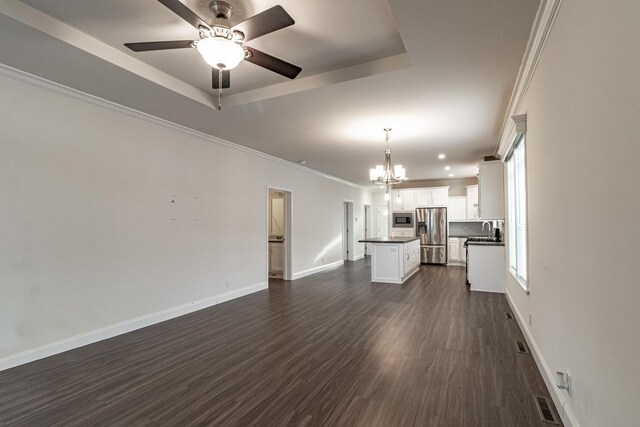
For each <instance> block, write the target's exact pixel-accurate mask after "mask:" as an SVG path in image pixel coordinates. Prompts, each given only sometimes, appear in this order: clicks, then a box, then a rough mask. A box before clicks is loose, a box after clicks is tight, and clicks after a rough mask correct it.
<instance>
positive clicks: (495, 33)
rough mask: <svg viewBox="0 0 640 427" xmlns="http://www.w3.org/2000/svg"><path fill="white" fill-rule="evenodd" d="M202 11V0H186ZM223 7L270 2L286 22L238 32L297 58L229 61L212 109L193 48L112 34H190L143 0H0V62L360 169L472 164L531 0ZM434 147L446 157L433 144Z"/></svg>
mask: <svg viewBox="0 0 640 427" xmlns="http://www.w3.org/2000/svg"><path fill="white" fill-rule="evenodd" d="M185 3H186V4H187V5H188V6H189V7H191V8H192V9H193V10H194V11H196V12H197V13H198V14H199V15H200V16H202V17H207V16H208V15H207V4H208V0H187V1H186V2H185ZM231 3H232V4H233V5H234V6H235V7H236V13H235V15H234V16H233V17H232V21H234V20H235V21H236V22H238V21H240V20H242V19H244V18H246V17H247V16H251V15H253V14H255V13H258V12H260V11H262V10H265V9H268V8H269V7H271V6H274V5H275V4H281V5H282V6H283V7H284V8H285V9H286V10H287V11H288V12H289V14H290V15H291V16H292V17H293V18H294V19H295V20H296V24H295V25H293V26H292V27H288V28H285V29H282V30H280V31H277V32H275V33H272V34H269V35H266V36H264V37H262V38H259V39H256V40H252V41H250V42H248V43H247V44H248V45H250V46H253V47H256V48H258V49H260V50H263V51H265V52H267V53H270V54H272V55H274V56H277V57H280V58H282V59H284V60H286V61H288V62H292V63H294V64H296V65H299V66H300V67H302V69H303V71H302V73H301V74H300V76H298V78H297V79H296V80H293V81H289V80H288V79H286V78H283V77H281V76H279V75H277V74H274V73H271V72H270V71H267V70H265V69H262V68H260V67H257V66H255V65H253V64H250V63H247V62H243V63H241V64H240V65H239V66H238V68H236V69H234V70H233V71H232V81H231V84H232V89H231V90H230V91H228V92H227V93H225V95H226V97H225V98H224V99H223V111H222V112H218V111H216V110H215V108H214V106H215V99H214V96H213V95H214V91H213V90H212V89H210V88H211V73H210V69H209V68H208V67H207V66H206V64H205V63H204V61H202V59H201V58H200V57H199V55H198V53H197V52H196V51H194V50H191V49H184V50H172V51H162V52H143V53H134V52H131V51H129V50H128V49H127V48H125V47H124V46H123V43H125V42H139V41H157V40H180V39H194V40H195V39H197V38H198V37H197V32H196V30H195V29H193V28H192V27H191V26H190V25H189V24H187V23H186V22H184V21H182V20H181V19H180V18H178V17H177V16H176V15H174V14H173V13H172V12H171V11H170V10H169V9H167V8H166V7H165V6H163V5H162V4H160V3H159V2H157V1H156V0H137V1H130V0H110V1H104V0H56V1H51V0H23V1H22V2H20V1H18V0H5V2H3V3H2V4H0V62H1V63H4V64H7V65H10V66H12V67H16V68H20V69H23V70H25V71H27V72H30V73H33V74H36V75H40V76H43V77H45V78H47V79H50V80H53V81H57V82H60V83H62V84H65V85H68V86H71V87H75V88H77V89H79V90H82V91H84V92H88V93H91V94H94V95H96V96H100V97H102V98H106V99H109V100H111V101H114V102H117V103H120V104H123V105H126V106H129V107H132V108H135V109H138V110H141V111H144V112H147V113H149V114H152V115H155V116H158V117H162V118H165V119H167V120H170V121H173V122H176V123H179V124H182V125H185V126H188V127H191V128H194V129H196V130H199V131H203V132H206V133H209V134H211V135H215V136H217V137H220V138H223V139H226V140H228V141H231V142H234V143H237V144H241V145H244V146H247V147H250V148H254V149H257V150H260V151H263V152H265V153H268V154H271V155H274V156H277V157H280V158H283V159H285V160H289V161H293V162H296V161H298V160H305V161H306V166H308V167H310V168H313V169H316V170H319V171H321V172H325V173H328V174H331V175H334V176H337V177H339V178H343V179H346V180H348V181H351V182H355V183H359V184H367V183H368V181H367V179H368V169H369V167H372V166H373V165H374V164H375V163H381V162H382V158H383V151H384V133H383V132H382V128H384V127H392V128H393V131H392V132H391V141H392V142H391V148H392V152H393V161H394V163H402V164H403V165H404V166H405V167H406V169H407V174H408V176H409V177H410V178H411V179H437V178H444V177H446V176H447V175H448V173H449V172H446V171H444V169H443V167H444V165H445V164H447V165H450V166H451V168H452V170H451V172H453V173H455V175H456V177H464V176H472V175H474V174H475V173H476V171H477V170H476V168H475V165H476V164H477V162H478V161H480V160H482V157H483V156H484V155H489V154H493V151H494V147H495V144H496V142H497V139H498V133H499V130H500V127H501V125H502V121H503V120H504V114H505V112H506V108H507V104H508V101H509V96H510V95H511V91H512V89H513V85H514V83H515V78H516V75H517V72H518V67H519V65H520V61H521V59H522V56H523V54H524V50H525V46H526V42H527V39H528V36H529V33H530V30H531V25H532V23H533V19H534V16H535V13H536V10H537V8H538V5H539V1H538V0H389V2H388V3H387V1H385V0H349V1H338V0H327V1H322V2H300V1H295V0H281V1H279V2H275V1H271V0H252V1H249V0H237V1H233V0H232V1H231ZM440 152H444V153H446V154H447V159H446V160H444V161H442V160H438V159H437V154H438V153H440Z"/></svg>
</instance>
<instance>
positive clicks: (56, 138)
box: [0, 77, 371, 369]
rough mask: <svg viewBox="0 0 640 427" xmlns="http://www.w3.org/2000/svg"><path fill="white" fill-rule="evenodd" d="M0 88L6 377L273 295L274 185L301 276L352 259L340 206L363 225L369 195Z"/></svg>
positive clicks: (77, 105) (0, 286) (0, 324)
mask: <svg viewBox="0 0 640 427" xmlns="http://www.w3.org/2000/svg"><path fill="white" fill-rule="evenodd" d="M36 85H39V83H36ZM56 92H57V90H56ZM63 92H64V91H63ZM0 93H2V96H1V97H0V129H1V135H0V138H1V140H0V152H1V153H2V155H0V201H1V202H2V205H3V206H2V209H0V236H2V237H1V239H0V275H1V283H0V369H2V367H3V366H4V367H7V366H10V365H12V364H16V363H19V362H21V361H22V362H23V361H25V360H29V358H30V357H31V356H29V354H31V353H29V352H32V351H34V349H38V348H40V350H42V346H47V345H51V344H52V343H56V342H59V341H61V340H69V339H72V341H73V337H78V336H82V334H89V335H91V333H92V331H104V328H110V327H111V326H113V325H117V324H119V322H124V323H125V324H126V323H127V322H130V321H131V320H132V319H138V320H139V319H140V318H141V316H142V317H144V316H147V315H149V314H152V313H157V312H162V311H163V310H164V311H166V310H169V311H171V310H172V308H174V307H183V308H184V307H188V306H189V305H190V304H192V303H194V302H202V301H207V304H208V303H210V302H214V303H215V302H216V301H218V302H219V301H223V300H225V299H228V298H231V297H233V296H237V295H241V294H243V293H246V292H251V291H254V290H257V289H262V288H264V287H265V286H266V280H267V242H266V239H267V185H272V186H275V187H277V188H281V189H286V190H290V191H291V192H292V199H293V221H292V226H293V236H292V247H293V259H292V263H293V264H292V265H293V269H292V271H293V273H294V275H297V276H300V275H303V274H306V273H308V272H310V271H315V270H313V269H316V268H318V267H321V266H322V265H330V264H333V263H337V262H341V260H342V253H341V250H342V241H341V239H342V234H341V233H342V202H343V199H349V200H353V201H354V202H355V203H354V209H355V215H356V216H358V217H361V216H362V213H363V205H364V204H365V203H371V193H370V192H368V191H365V190H363V189H362V188H361V187H355V186H352V185H348V184H347V183H344V182H339V181H337V180H333V179H329V178H327V177H324V176H320V175H319V174H316V173H311V172H309V171H307V170H305V169H304V168H301V167H299V166H296V165H291V164H285V163H284V162H282V161H277V160H274V159H269V158H267V157H266V156H260V155H256V154H251V153H249V152H247V151H246V150H241V149H237V148H232V147H230V146H229V145H225V144H221V143H218V142H215V141H214V140H213V139H212V138H206V137H204V136H202V135H198V134H195V133H191V132H186V131H178V130H175V129H172V128H171V127H170V126H166V125H161V124H157V123H153V121H150V120H142V119H140V118H134V117H133V116H129V115H126V114H122V113H119V112H114V111H112V110H110V109H108V108H100V107H98V106H95V105H90V104H87V103H85V102H79V101H76V100H71V99H69V98H66V97H63V96H61V95H60V94H56V93H49V92H45V91H42V90H39V89H36V88H33V87H29V86H27V85H24V84H22V83H18V82H15V81H10V80H7V79H5V78H2V77H0ZM80 97H81V98H82V96H80ZM222 114H224V113H222ZM172 200H175V203H172V202H171V201H172ZM356 232H357V233H358V234H357V235H356V236H355V238H356V239H358V238H361V235H362V230H360V229H356ZM355 250H356V256H359V255H361V254H362V250H363V248H362V245H360V244H357V245H355ZM322 258H324V260H325V261H324V262H323V261H322ZM226 281H228V282H229V285H228V286H226V285H225V282H226ZM185 305H186V306H185ZM205 305H206V304H205ZM185 310H186V311H188V309H185ZM185 310H183V311H185ZM122 329H123V328H120V330H122ZM124 329H126V326H125V327H124ZM106 335H108V334H106ZM96 336H98V335H96ZM86 341H87V340H85V342H86ZM88 341H91V339H88ZM78 342H80V341H78ZM72 346H73V343H71V344H69V345H68V346H67V347H72ZM51 351H52V352H54V350H51ZM24 352H26V353H24ZM44 353H46V351H45V352H44ZM33 354H34V356H33V357H37V354H40V355H42V353H38V352H37V351H36V353H33ZM25 355H26V356H25Z"/></svg>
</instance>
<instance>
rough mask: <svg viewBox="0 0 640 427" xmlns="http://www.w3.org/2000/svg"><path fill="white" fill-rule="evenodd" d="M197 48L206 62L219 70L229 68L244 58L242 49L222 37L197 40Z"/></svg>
mask: <svg viewBox="0 0 640 427" xmlns="http://www.w3.org/2000/svg"><path fill="white" fill-rule="evenodd" d="M197 49H198V52H200V55H202V58H203V59H204V60H205V61H206V63H207V64H209V65H210V66H212V67H214V68H217V69H219V70H231V69H232V68H235V67H236V66H237V65H238V64H239V63H240V61H242V60H243V59H244V49H242V47H241V46H240V45H239V44H237V43H235V42H233V41H231V40H229V39H226V38H222V37H209V38H206V39H202V40H200V41H199V42H198V46H197Z"/></svg>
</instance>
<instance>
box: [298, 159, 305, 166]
mask: <svg viewBox="0 0 640 427" xmlns="http://www.w3.org/2000/svg"><path fill="white" fill-rule="evenodd" d="M298 163H300V164H301V165H306V164H307V161H306V160H298Z"/></svg>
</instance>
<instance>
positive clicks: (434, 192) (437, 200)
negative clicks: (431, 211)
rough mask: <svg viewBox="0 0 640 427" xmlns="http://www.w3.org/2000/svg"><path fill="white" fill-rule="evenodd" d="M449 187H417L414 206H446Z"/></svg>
mask: <svg viewBox="0 0 640 427" xmlns="http://www.w3.org/2000/svg"><path fill="white" fill-rule="evenodd" d="M448 202H449V187H430V188H419V189H417V190H416V207H419V208H420V207H426V206H447V204H448Z"/></svg>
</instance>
